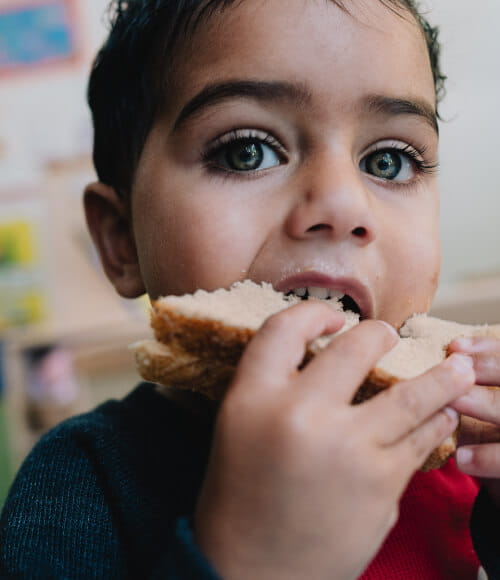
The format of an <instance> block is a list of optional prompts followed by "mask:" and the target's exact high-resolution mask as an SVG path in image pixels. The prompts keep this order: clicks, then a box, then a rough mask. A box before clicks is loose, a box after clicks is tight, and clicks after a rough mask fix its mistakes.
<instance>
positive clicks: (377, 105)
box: [361, 95, 439, 135]
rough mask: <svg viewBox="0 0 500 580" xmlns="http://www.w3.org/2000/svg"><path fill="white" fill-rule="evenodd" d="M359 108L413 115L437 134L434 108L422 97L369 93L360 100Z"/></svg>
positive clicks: (437, 127)
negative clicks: (422, 120) (410, 97)
mask: <svg viewBox="0 0 500 580" xmlns="http://www.w3.org/2000/svg"><path fill="white" fill-rule="evenodd" d="M361 109H367V110H368V111H372V112H374V113H382V114H384V115H413V116H417V117H421V118H422V119H424V120H425V121H426V122H427V123H428V124H429V125H430V126H431V127H432V129H434V131H435V132H436V133H437V134H438V135H439V125H438V118H437V113H436V110H435V108H434V107H433V106H432V105H431V104H429V103H427V102H426V101H424V100H422V99H413V98H412V99H404V98H403V99H400V98H395V97H387V96H385V95H369V96H368V97H365V98H364V99H363V101H362V105H361Z"/></svg>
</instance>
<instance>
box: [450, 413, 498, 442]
mask: <svg viewBox="0 0 500 580" xmlns="http://www.w3.org/2000/svg"><path fill="white" fill-rule="evenodd" d="M499 442H500V425H494V424H493V423H485V422H484V421H478V420H477V419H473V418H472V417H466V416H465V415H462V418H461V419H460V429H459V431H458V444H459V445H480V444H482V443H499Z"/></svg>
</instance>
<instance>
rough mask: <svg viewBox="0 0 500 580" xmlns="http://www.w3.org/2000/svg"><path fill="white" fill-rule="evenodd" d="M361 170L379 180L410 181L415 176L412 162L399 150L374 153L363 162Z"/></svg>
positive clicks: (384, 150)
mask: <svg viewBox="0 0 500 580" xmlns="http://www.w3.org/2000/svg"><path fill="white" fill-rule="evenodd" d="M360 168H361V170H362V171H364V172H365V173H369V174H370V175H373V176H374V177H378V178H379V179H386V180H388V181H409V180H410V179H412V178H413V177H414V176H415V168H414V167H413V162H412V160H411V159H410V158H409V157H408V155H407V154H405V153H404V152H402V151H398V150H397V149H383V150H380V151H374V152H373V153H370V154H369V155H367V156H366V157H365V158H364V159H362V160H361V163H360Z"/></svg>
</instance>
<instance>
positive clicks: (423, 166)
mask: <svg viewBox="0 0 500 580" xmlns="http://www.w3.org/2000/svg"><path fill="white" fill-rule="evenodd" d="M379 151H396V152H397V153H399V154H400V155H401V154H404V155H407V156H408V157H409V158H410V160H411V162H412V163H413V164H414V165H415V168H416V170H417V173H419V174H421V175H435V174H436V173H437V172H438V170H439V162H438V161H435V162H431V163H428V162H427V161H424V159H423V158H424V156H425V153H426V151H427V147H421V148H420V151H417V149H415V147H412V146H411V145H409V144H407V145H405V146H404V147H401V145H400V144H390V145H382V146H380V145H379V146H377V147H376V148H375V149H374V150H373V151H370V152H369V153H367V154H365V155H364V158H366V157H368V156H369V155H373V154H374V153H378V152H379ZM399 183H401V182H399Z"/></svg>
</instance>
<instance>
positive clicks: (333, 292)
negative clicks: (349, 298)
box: [330, 290, 345, 300]
mask: <svg viewBox="0 0 500 580" xmlns="http://www.w3.org/2000/svg"><path fill="white" fill-rule="evenodd" d="M344 296H345V294H344V293H343V292H339V291H338V290H330V298H331V299H332V300H342V298H343V297H344Z"/></svg>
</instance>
